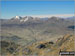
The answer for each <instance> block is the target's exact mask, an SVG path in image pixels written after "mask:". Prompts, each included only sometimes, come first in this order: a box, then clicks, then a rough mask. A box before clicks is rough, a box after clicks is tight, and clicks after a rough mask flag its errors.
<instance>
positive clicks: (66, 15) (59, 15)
mask: <svg viewBox="0 0 75 56" xmlns="http://www.w3.org/2000/svg"><path fill="white" fill-rule="evenodd" d="M29 16H32V17H40V18H44V17H52V16H55V17H71V16H74V14H56V15H29Z"/></svg>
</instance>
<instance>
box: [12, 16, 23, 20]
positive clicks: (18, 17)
mask: <svg viewBox="0 0 75 56" xmlns="http://www.w3.org/2000/svg"><path fill="white" fill-rule="evenodd" d="M11 19H12V20H13V19H22V17H21V16H15V17H13V18H11Z"/></svg>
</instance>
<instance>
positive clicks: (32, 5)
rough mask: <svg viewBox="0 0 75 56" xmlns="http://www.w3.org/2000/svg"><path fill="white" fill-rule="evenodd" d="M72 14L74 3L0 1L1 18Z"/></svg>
mask: <svg viewBox="0 0 75 56" xmlns="http://www.w3.org/2000/svg"><path fill="white" fill-rule="evenodd" d="M52 14H74V1H2V2H1V18H11V17H13V16H16V15H17V16H28V15H52Z"/></svg>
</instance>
